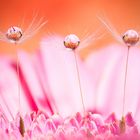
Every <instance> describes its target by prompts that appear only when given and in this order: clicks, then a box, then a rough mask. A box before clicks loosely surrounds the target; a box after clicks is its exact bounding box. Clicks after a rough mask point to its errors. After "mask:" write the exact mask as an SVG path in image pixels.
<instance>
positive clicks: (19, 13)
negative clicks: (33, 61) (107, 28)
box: [0, 0, 140, 54]
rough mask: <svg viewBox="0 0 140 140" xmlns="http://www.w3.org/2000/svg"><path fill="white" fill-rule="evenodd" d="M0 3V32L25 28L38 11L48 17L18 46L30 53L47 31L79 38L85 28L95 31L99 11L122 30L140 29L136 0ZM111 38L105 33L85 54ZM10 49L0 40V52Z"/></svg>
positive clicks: (18, 0)
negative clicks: (72, 34)
mask: <svg viewBox="0 0 140 140" xmlns="http://www.w3.org/2000/svg"><path fill="white" fill-rule="evenodd" d="M0 3H1V4H0V30H1V31H3V32H5V31H6V30H7V28H8V27H10V26H13V25H20V24H22V23H23V28H26V27H27V26H28V24H29V23H30V22H31V20H32V18H33V15H34V13H38V15H39V16H38V18H40V17H45V20H48V23H47V24H46V26H45V27H43V28H42V30H41V31H40V32H39V33H38V34H36V35H35V36H34V37H32V39H30V40H28V41H26V42H24V43H23V44H21V45H20V46H19V47H20V48H24V49H25V50H28V51H29V52H30V51H33V50H34V49H35V48H37V47H39V41H40V40H41V37H44V36H46V35H47V34H48V33H49V32H50V33H58V34H62V35H66V34H69V33H75V34H77V35H79V36H80V37H83V36H84V35H85V30H87V31H89V32H90V33H92V32H94V31H95V30H96V29H97V28H99V27H100V26H101V24H99V21H98V20H97V18H96V15H97V14H102V13H104V14H105V15H106V17H107V18H108V19H109V20H110V21H111V22H112V24H113V25H114V27H116V28H117V29H118V31H119V32H121V33H123V32H124V31H125V30H127V29H129V28H135V29H137V30H138V31H140V17H139V15H140V7H139V6H140V1H139V0H135V1H134V0H132V1H128V0H0ZM23 19H24V22H23ZM103 32H104V31H103ZM110 41H111V37H110V36H109V35H108V34H107V35H105V37H103V38H102V39H101V40H97V41H96V42H95V44H94V46H89V47H88V49H85V51H84V53H89V52H90V51H91V49H94V48H98V47H101V46H103V45H104V44H107V43H109V42H110ZM13 52H14V50H13V46H11V45H10V44H8V43H4V42H0V54H5V53H6V54H13Z"/></svg>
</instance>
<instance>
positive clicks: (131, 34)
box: [122, 30, 139, 46]
mask: <svg viewBox="0 0 140 140" xmlns="http://www.w3.org/2000/svg"><path fill="white" fill-rule="evenodd" d="M122 39H123V41H124V42H125V43H126V45H128V46H134V45H135V44H136V43H137V42H138V41H139V34H138V33H137V32H136V31H135V30H128V31H126V32H125V34H124V35H123V36H122Z"/></svg>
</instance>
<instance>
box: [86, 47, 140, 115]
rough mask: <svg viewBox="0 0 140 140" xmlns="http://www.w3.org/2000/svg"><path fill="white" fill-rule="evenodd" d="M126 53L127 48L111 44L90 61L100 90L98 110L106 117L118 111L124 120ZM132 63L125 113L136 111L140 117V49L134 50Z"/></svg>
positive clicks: (93, 55)
mask: <svg viewBox="0 0 140 140" xmlns="http://www.w3.org/2000/svg"><path fill="white" fill-rule="evenodd" d="M126 54H127V47H124V46H118V45H111V46H108V47H106V48H103V49H101V50H97V51H96V52H94V53H93V54H92V55H91V56H89V58H88V59H87V61H86V63H87V65H88V66H89V67H90V69H91V71H92V73H93V79H94V80H95V83H96V85H95V86H96V87H97V88H96V95H97V98H96V100H97V103H96V107H97V108H98V109H100V108H101V109H102V111H103V112H104V113H105V114H108V113H111V112H115V113H116V114H117V115H119V116H120V117H121V115H122V106H123V89H124V73H125V64H126ZM128 61H129V62H128V63H129V64H128V76H127V85H126V103H125V112H129V111H130V112H133V113H135V115H136V116H137V117H138V116H139V114H140V111H138V108H139V107H138V106H139V104H140V98H139V97H140V95H139V93H140V86H139V83H140V72H139V71H140V48H138V47H131V48H130V53H129V60H128ZM97 62H98V63H97Z"/></svg>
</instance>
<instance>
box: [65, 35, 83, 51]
mask: <svg viewBox="0 0 140 140" xmlns="http://www.w3.org/2000/svg"><path fill="white" fill-rule="evenodd" d="M79 44H80V39H79V38H78V37H77V36H76V35H75V34H70V35H67V36H66V37H65V39H64V45H65V47H66V48H69V49H73V50H74V49H76V48H77V47H78V46H79Z"/></svg>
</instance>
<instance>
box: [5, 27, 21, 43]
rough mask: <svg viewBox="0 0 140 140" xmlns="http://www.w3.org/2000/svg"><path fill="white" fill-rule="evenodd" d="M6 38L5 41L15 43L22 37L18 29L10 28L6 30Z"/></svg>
mask: <svg viewBox="0 0 140 140" xmlns="http://www.w3.org/2000/svg"><path fill="white" fill-rule="evenodd" d="M6 37H7V39H9V40H10V41H12V42H14V43H15V42H16V41H19V40H20V38H21V37H22V30H21V29H20V28H19V27H15V26H12V27H10V28H9V29H8V31H7V33H6Z"/></svg>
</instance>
